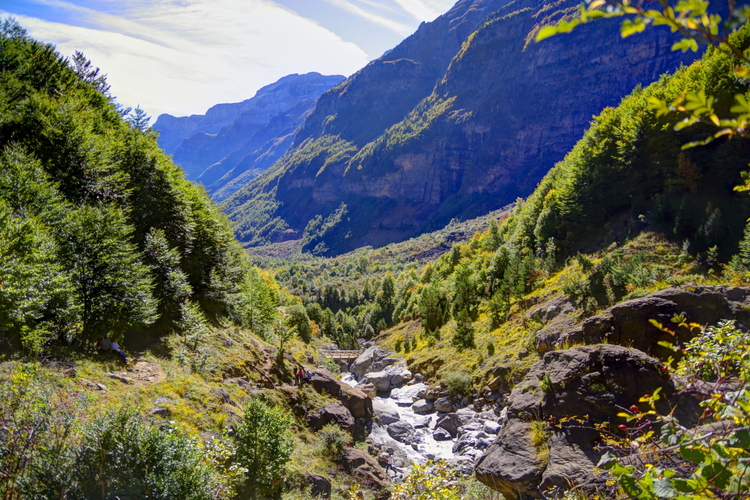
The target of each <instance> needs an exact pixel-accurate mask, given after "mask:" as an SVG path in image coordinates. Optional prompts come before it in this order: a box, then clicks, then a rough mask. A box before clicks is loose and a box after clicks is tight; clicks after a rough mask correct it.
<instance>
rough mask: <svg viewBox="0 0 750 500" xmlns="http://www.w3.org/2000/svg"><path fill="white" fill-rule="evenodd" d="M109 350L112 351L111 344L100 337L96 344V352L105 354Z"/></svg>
mask: <svg viewBox="0 0 750 500" xmlns="http://www.w3.org/2000/svg"><path fill="white" fill-rule="evenodd" d="M111 349H112V342H110V341H109V339H105V338H104V337H101V338H99V340H98V341H97V342H96V350H97V351H98V352H107V351H109V350H111Z"/></svg>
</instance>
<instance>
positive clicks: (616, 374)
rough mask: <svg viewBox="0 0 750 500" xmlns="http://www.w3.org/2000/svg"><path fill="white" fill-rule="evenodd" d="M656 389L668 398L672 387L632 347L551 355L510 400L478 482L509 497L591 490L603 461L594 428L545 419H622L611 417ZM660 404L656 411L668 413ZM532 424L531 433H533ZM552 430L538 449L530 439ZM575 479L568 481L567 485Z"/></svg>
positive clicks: (658, 364) (659, 368)
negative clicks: (573, 488)
mask: <svg viewBox="0 0 750 500" xmlns="http://www.w3.org/2000/svg"><path fill="white" fill-rule="evenodd" d="M656 389H660V390H661V394H662V395H663V396H665V397H666V398H669V397H671V396H673V395H674V394H675V388H674V384H673V383H672V381H671V379H670V377H669V375H668V374H667V373H665V371H664V369H663V365H662V363H661V362H659V361H657V360H656V359H654V358H652V357H650V356H647V355H646V354H645V353H643V352H641V351H638V350H636V349H630V348H627V347H622V346H617V345H593V346H584V347H575V348H571V349H564V350H560V351H552V352H548V353H547V354H545V355H544V357H543V358H542V359H541V360H540V361H539V362H537V363H536V364H535V365H534V366H533V367H532V368H531V370H530V371H529V373H528V374H527V375H526V377H525V378H524V380H523V381H522V382H521V383H519V384H518V385H517V386H516V388H515V389H513V392H512V393H511V395H510V397H509V399H508V403H509V406H508V412H507V415H508V421H507V423H506V424H505V426H504V427H503V428H502V429H500V432H499V434H498V436H497V440H496V441H495V443H494V444H492V446H490V447H489V448H488V449H487V451H486V452H485V454H484V455H482V457H481V458H480V460H479V461H478V462H477V467H476V474H477V477H478V478H479V480H480V481H482V482H483V483H485V484H487V485H488V486H490V487H492V488H495V489H497V490H498V491H500V492H501V493H503V495H505V496H506V498H518V497H520V498H543V496H542V492H543V491H546V490H547V489H548V488H550V487H554V486H559V487H561V488H564V489H569V488H570V486H571V485H573V484H581V485H584V486H589V487H590V486H592V485H594V484H596V481H597V480H598V479H597V478H596V477H595V476H594V475H593V470H594V468H595V465H596V463H597V462H598V460H599V458H600V453H599V452H598V451H596V450H595V447H594V442H595V441H596V440H597V439H598V438H599V436H598V433H597V432H596V431H594V430H592V429H588V428H584V429H580V428H577V427H575V426H548V425H547V422H548V421H549V419H550V417H552V418H553V419H554V421H559V420H560V419H561V418H562V417H566V416H577V417H582V416H585V415H587V416H588V419H589V422H590V423H598V422H604V421H610V422H612V423H613V425H615V426H616V425H617V424H619V423H622V422H624V421H621V420H618V417H616V416H615V415H616V414H617V413H618V412H621V411H622V408H628V407H630V406H631V405H633V404H639V402H638V400H639V399H640V397H641V396H643V395H645V394H651V393H653V392H654V391H655V390H656ZM669 408H670V405H669V403H668V402H667V401H666V400H661V402H660V404H659V405H657V409H658V410H660V411H663V412H667V411H669ZM534 422H535V423H534ZM534 426H536V430H534ZM541 431H547V432H549V437H548V438H547V441H546V447H547V448H548V450H549V451H548V454H547V452H545V451H543V450H542V448H543V446H542V445H541V444H537V446H534V444H533V441H532V437H531V436H532V433H534V432H536V433H537V438H538V433H539V432H541ZM570 481H572V483H571V482H570Z"/></svg>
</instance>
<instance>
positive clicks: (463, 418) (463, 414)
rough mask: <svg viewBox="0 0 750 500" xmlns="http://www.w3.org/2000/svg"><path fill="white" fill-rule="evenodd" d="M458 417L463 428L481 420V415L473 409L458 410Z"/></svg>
mask: <svg viewBox="0 0 750 500" xmlns="http://www.w3.org/2000/svg"><path fill="white" fill-rule="evenodd" d="M456 417H458V420H459V421H460V422H461V426H464V425H468V424H469V423H471V422H474V421H477V420H479V415H478V414H477V412H475V411H474V410H472V409H468V408H461V409H460V410H456Z"/></svg>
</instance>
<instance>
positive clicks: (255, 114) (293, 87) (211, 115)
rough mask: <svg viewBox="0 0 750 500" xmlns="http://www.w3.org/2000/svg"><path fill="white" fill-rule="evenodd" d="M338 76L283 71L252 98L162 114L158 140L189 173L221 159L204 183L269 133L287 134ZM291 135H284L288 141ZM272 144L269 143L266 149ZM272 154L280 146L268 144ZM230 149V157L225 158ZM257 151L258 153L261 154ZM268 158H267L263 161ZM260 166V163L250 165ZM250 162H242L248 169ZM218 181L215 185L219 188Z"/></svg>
mask: <svg viewBox="0 0 750 500" xmlns="http://www.w3.org/2000/svg"><path fill="white" fill-rule="evenodd" d="M343 79H344V77H343V76H340V75H335V76H324V75H321V74H319V73H307V74H305V75H298V74H294V75H288V76H285V77H284V78H281V79H280V80H278V81H277V82H275V83H273V84H271V85H267V86H265V87H263V88H261V89H260V90H258V92H257V93H256V94H255V96H254V97H253V98H251V99H247V100H245V101H242V102H240V103H232V104H217V105H216V106H213V107H211V108H210V109H209V110H208V111H207V112H206V114H205V115H192V116H189V117H174V116H171V115H166V114H165V115H161V116H159V118H158V119H157V120H156V123H155V124H154V129H156V130H158V131H159V133H160V135H159V145H160V146H161V147H162V148H163V149H164V151H165V152H167V153H169V154H173V155H174V161H175V162H176V163H178V164H179V165H180V166H182V168H183V169H184V171H185V173H186V175H187V177H188V178H191V179H196V178H198V177H200V176H201V174H203V172H204V171H205V170H206V169H207V168H209V167H211V166H212V165H213V164H214V163H216V162H221V165H220V166H218V167H217V168H214V169H212V171H211V172H209V173H206V174H205V177H204V178H203V179H201V182H204V184H206V185H209V184H214V183H215V182H216V181H217V180H219V179H220V178H221V177H222V176H224V175H225V174H227V173H228V172H229V171H230V170H232V169H233V168H234V167H235V166H237V164H239V162H240V161H242V160H243V158H245V157H246V156H247V155H249V154H251V153H254V152H255V151H256V150H258V149H260V148H263V147H264V146H266V144H267V143H268V142H269V141H271V140H272V139H276V138H283V137H285V136H287V135H289V134H292V133H293V132H294V131H295V129H296V128H297V127H299V125H300V124H301V122H302V121H303V119H304V117H305V116H306V114H307V113H309V111H310V109H312V108H313V107H314V104H315V101H316V100H317V98H318V97H320V95H321V94H322V93H323V92H325V91H327V90H328V89H330V88H331V87H333V86H334V85H336V84H338V83H340V82H341V81H342V80H343ZM290 144H291V141H289V140H287V142H286V145H287V147H288V146H289V145H290ZM269 149H271V148H270V146H269V147H267V148H266V150H269ZM273 151H275V153H276V155H275V156H274V157H273V158H272V159H271V163H273V161H275V160H276V159H278V157H280V156H281V154H283V152H284V151H285V150H284V151H279V149H278V148H275V149H273ZM229 155H232V156H231V159H229V158H227V157H228V156H229ZM261 155H262V153H259V156H261ZM269 164H270V163H268V162H266V164H265V167H267V166H268V165H269ZM255 168H256V169H259V170H262V168H264V167H263V166H255ZM249 169H251V167H250V168H246V169H245V171H246V170H249ZM220 187H221V186H215V189H219V188H220Z"/></svg>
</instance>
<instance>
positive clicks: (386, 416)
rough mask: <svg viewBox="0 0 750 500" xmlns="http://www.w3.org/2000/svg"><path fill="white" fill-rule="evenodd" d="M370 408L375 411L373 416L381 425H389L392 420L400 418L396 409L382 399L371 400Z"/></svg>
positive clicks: (395, 420) (396, 420)
mask: <svg viewBox="0 0 750 500" xmlns="http://www.w3.org/2000/svg"><path fill="white" fill-rule="evenodd" d="M372 409H373V411H374V412H375V418H376V419H378V420H379V421H380V423H381V424H383V425H389V424H392V423H393V422H398V421H399V420H401V416H400V415H399V414H398V411H396V410H394V409H393V408H391V407H390V406H388V405H387V404H385V403H384V402H382V401H378V400H376V401H373V403H372Z"/></svg>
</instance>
